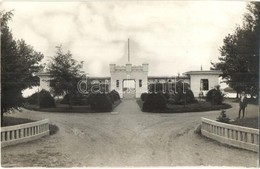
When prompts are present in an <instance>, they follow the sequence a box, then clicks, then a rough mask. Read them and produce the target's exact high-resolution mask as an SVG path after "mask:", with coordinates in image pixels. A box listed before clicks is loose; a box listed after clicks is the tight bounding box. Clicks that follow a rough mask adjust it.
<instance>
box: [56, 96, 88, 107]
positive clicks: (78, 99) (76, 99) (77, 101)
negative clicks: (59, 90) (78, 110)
mask: <svg viewBox="0 0 260 169" xmlns="http://www.w3.org/2000/svg"><path fill="white" fill-rule="evenodd" d="M69 96H70V94H66V95H65V96H64V97H63V99H62V100H61V102H60V103H61V104H70V103H69V102H70V101H69V99H70V98H69ZM71 102H72V105H88V104H89V102H88V96H84V95H81V94H78V95H76V94H75V95H72V98H71Z"/></svg>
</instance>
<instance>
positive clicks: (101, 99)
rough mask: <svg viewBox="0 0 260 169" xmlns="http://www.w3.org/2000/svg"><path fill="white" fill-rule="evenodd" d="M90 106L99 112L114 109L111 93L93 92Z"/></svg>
mask: <svg viewBox="0 0 260 169" xmlns="http://www.w3.org/2000/svg"><path fill="white" fill-rule="evenodd" d="M89 99H90V106H91V109H92V110H95V111H99V112H109V111H112V105H113V103H112V101H111V98H110V96H109V94H104V93H102V94H100V93H98V94H91V95H90V97H89Z"/></svg>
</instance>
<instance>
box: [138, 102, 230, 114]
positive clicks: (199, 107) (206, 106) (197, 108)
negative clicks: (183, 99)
mask: <svg viewBox="0 0 260 169" xmlns="http://www.w3.org/2000/svg"><path fill="white" fill-rule="evenodd" d="M136 102H137V104H138V105H139V107H140V109H142V105H143V101H142V100H141V99H137V101H136ZM229 108H231V105H229V104H226V103H223V104H220V105H211V104H210V103H209V102H205V101H198V103H192V104H187V105H185V106H184V105H173V104H167V109H166V110H159V111H156V112H161V113H183V112H203V111H211V110H221V109H229Z"/></svg>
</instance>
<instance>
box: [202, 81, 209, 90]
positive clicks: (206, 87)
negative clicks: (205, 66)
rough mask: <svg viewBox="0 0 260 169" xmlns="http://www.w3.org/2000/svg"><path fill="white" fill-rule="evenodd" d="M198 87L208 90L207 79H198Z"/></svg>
mask: <svg viewBox="0 0 260 169" xmlns="http://www.w3.org/2000/svg"><path fill="white" fill-rule="evenodd" d="M200 83H201V84H200V88H201V90H209V80H208V79H201V80H200Z"/></svg>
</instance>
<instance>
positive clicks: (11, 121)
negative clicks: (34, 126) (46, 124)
mask: <svg viewBox="0 0 260 169" xmlns="http://www.w3.org/2000/svg"><path fill="white" fill-rule="evenodd" d="M31 122H34V121H33V120H30V119H23V118H16V117H7V116H3V123H2V124H1V126H2V127H6V126H14V125H19V124H24V123H31Z"/></svg>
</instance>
